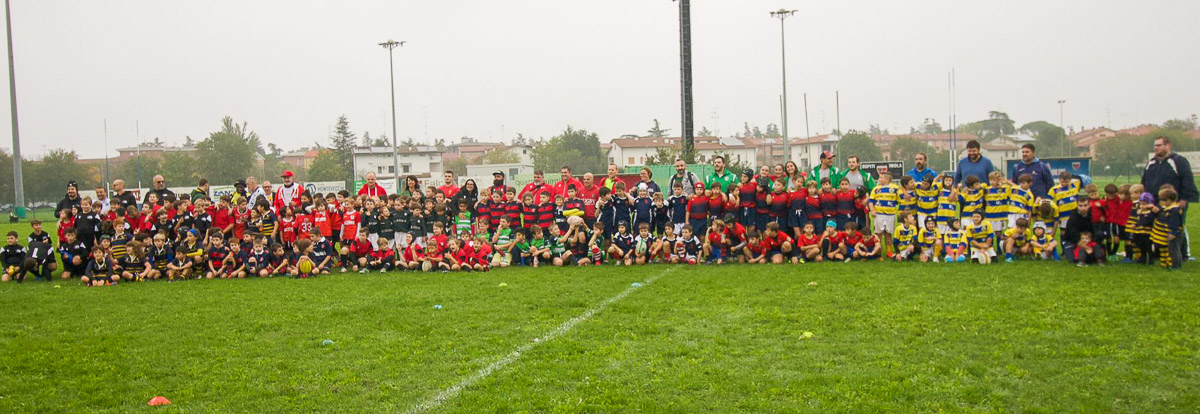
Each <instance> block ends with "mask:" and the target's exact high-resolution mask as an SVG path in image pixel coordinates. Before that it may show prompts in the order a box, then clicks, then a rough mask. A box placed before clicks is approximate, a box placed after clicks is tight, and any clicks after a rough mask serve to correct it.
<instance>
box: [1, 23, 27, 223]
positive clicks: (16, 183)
mask: <svg viewBox="0 0 1200 414" xmlns="http://www.w3.org/2000/svg"><path fill="white" fill-rule="evenodd" d="M8 1H9V0H4V23H5V25H6V27H7V29H8V99H9V105H10V106H11V107H12V140H13V189H14V190H16V203H15V204H16V206H17V207H16V210H17V216H18V217H24V216H25V180H24V178H23V177H22V176H21V128H19V127H17V74H16V72H14V70H13V66H14V65H13V46H12V44H13V41H12V10H11V9H10V8H9V5H8Z"/></svg>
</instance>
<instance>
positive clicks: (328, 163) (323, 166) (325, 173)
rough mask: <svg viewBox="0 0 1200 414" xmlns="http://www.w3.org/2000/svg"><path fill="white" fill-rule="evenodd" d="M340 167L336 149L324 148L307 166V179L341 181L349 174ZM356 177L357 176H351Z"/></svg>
mask: <svg viewBox="0 0 1200 414" xmlns="http://www.w3.org/2000/svg"><path fill="white" fill-rule="evenodd" d="M346 171H347V170H346V169H345V168H342V164H341V160H340V159H339V155H338V152H337V150H332V149H324V150H321V152H319V153H317V158H315V159H313V162H312V164H311V165H309V166H308V180H309V181H343V180H345V179H346V177H348V176H349V175H350V174H349V173H347V172H346ZM353 178H357V177H353Z"/></svg>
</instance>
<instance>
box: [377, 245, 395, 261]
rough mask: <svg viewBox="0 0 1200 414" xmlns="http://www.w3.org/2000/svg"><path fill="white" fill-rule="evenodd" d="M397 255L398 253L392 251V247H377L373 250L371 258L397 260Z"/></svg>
mask: <svg viewBox="0 0 1200 414" xmlns="http://www.w3.org/2000/svg"><path fill="white" fill-rule="evenodd" d="M395 256H396V254H395V253H392V249H386V248H385V249H376V250H374V251H372V252H371V260H380V261H383V262H390V261H392V260H395Z"/></svg>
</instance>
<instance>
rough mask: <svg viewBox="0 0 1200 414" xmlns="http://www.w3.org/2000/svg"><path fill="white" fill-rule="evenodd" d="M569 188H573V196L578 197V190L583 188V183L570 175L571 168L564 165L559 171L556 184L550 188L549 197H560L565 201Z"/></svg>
mask: <svg viewBox="0 0 1200 414" xmlns="http://www.w3.org/2000/svg"><path fill="white" fill-rule="evenodd" d="M571 186H574V187H575V195H576V196H579V189H580V188H582V187H583V183H581V182H579V180H577V179H575V177H574V176H572V175H571V167H568V166H565V165H564V166H563V167H562V169H561V170H559V176H558V182H557V183H554V185H553V186H551V187H550V195H551V196H562V197H563V198H564V199H565V198H567V188H568V187H571Z"/></svg>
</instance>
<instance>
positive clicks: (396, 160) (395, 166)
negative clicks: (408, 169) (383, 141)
mask: <svg viewBox="0 0 1200 414" xmlns="http://www.w3.org/2000/svg"><path fill="white" fill-rule="evenodd" d="M404 43H405V42H403V41H400V42H397V41H395V40H392V39H388V41H386V42H383V43H380V44H379V45H380V46H383V48H384V49H387V50H388V80H389V81H390V82H391V84H392V180H393V181H394V182H395V183H396V187H394V188H396V189H397V190H399V189H400V146H399V141H397V138H396V69H395V66H396V65H395V59H392V49H395V48H397V47H400V46H404ZM350 158H351V159H353V158H354V154H353V151H351V154H350ZM350 175H351V176H352V177H353V176H354V172H352V173H351V174H350ZM354 178H357V177H354Z"/></svg>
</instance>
